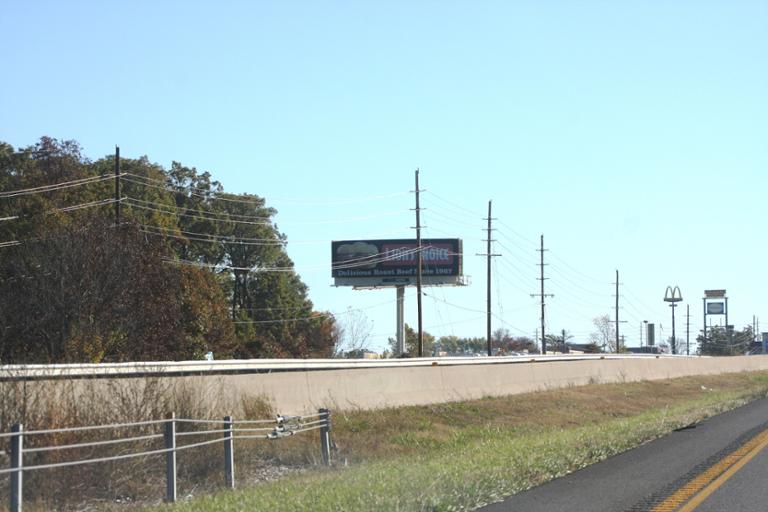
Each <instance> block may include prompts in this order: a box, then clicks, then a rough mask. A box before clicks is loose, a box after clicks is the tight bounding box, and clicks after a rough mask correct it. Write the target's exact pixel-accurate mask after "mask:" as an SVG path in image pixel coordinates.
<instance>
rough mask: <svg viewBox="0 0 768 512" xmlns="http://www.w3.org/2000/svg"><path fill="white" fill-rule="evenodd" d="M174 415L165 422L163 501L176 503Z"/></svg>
mask: <svg viewBox="0 0 768 512" xmlns="http://www.w3.org/2000/svg"><path fill="white" fill-rule="evenodd" d="M175 419H176V413H173V412H172V413H171V414H170V416H169V418H168V421H167V422H165V432H164V433H163V439H164V440H165V449H166V450H168V451H167V452H165V501H167V502H169V503H175V502H176V421H174V420H175Z"/></svg>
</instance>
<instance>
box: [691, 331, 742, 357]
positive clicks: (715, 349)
mask: <svg viewBox="0 0 768 512" xmlns="http://www.w3.org/2000/svg"><path fill="white" fill-rule="evenodd" d="M753 340H754V332H753V330H752V326H751V325H748V326H746V327H744V329H742V330H741V331H734V330H732V329H726V328H724V327H717V326H716V327H710V328H709V329H707V337H706V339H705V338H704V336H703V334H699V336H698V337H697V338H696V341H697V342H698V343H699V350H700V352H701V354H702V355H708V356H734V355H743V354H746V353H747V352H748V351H749V349H750V346H751V345H752V343H753Z"/></svg>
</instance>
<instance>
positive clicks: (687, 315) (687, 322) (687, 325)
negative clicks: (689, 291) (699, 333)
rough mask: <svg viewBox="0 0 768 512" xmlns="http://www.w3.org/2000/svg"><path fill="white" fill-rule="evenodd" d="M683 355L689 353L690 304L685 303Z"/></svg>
mask: <svg viewBox="0 0 768 512" xmlns="http://www.w3.org/2000/svg"><path fill="white" fill-rule="evenodd" d="M685 355H687V356H689V355H691V305H690V304H686V305H685Z"/></svg>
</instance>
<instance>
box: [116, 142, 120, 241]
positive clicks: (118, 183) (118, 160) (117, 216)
mask: <svg viewBox="0 0 768 512" xmlns="http://www.w3.org/2000/svg"><path fill="white" fill-rule="evenodd" d="M115 227H120V146H115Z"/></svg>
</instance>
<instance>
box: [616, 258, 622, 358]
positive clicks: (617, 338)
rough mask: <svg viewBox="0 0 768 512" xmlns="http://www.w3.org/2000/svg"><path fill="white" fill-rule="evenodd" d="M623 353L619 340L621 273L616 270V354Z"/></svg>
mask: <svg viewBox="0 0 768 512" xmlns="http://www.w3.org/2000/svg"><path fill="white" fill-rule="evenodd" d="M619 352H621V341H620V339H619V271H618V270H616V353H617V354H618V353H619Z"/></svg>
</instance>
